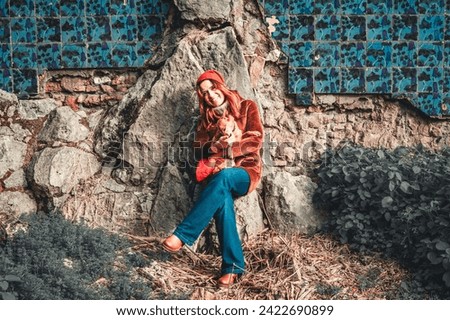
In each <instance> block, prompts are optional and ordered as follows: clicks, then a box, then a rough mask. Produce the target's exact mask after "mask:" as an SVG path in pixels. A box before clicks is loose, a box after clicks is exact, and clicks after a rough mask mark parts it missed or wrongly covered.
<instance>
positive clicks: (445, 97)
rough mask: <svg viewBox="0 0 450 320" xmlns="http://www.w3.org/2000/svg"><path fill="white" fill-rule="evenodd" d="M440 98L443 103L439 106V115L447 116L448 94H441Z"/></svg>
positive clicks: (449, 101)
mask: <svg viewBox="0 0 450 320" xmlns="http://www.w3.org/2000/svg"><path fill="white" fill-rule="evenodd" d="M442 100H443V103H442V106H441V113H440V115H443V116H448V115H450V94H447V93H445V94H443V95H442Z"/></svg>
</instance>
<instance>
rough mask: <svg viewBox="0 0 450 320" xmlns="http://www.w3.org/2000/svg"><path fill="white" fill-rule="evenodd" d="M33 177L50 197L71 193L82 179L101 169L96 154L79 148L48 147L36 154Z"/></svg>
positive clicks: (35, 182) (37, 184)
mask: <svg viewBox="0 0 450 320" xmlns="http://www.w3.org/2000/svg"><path fill="white" fill-rule="evenodd" d="M31 168H32V179H33V182H34V184H35V185H36V186H38V187H39V188H40V189H41V190H43V191H44V192H45V193H46V194H47V196H48V197H50V198H51V197H59V196H61V195H63V194H67V193H69V192H70V191H71V190H72V189H73V187H75V186H76V185H77V184H78V183H79V182H80V181H81V180H85V179H88V178H90V177H91V176H93V175H94V174H95V173H96V172H98V171H99V170H100V163H99V162H98V160H97V158H96V157H95V155H93V154H91V153H87V152H84V151H82V150H80V149H77V148H72V147H60V148H54V149H52V148H46V149H44V150H43V151H42V152H40V153H38V154H37V155H35V157H34V160H33V164H32V167H31Z"/></svg>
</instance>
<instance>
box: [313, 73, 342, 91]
mask: <svg viewBox="0 0 450 320" xmlns="http://www.w3.org/2000/svg"><path fill="white" fill-rule="evenodd" d="M339 78H340V77H339V69H338V68H316V69H314V92H316V93H339V92H340V80H339Z"/></svg>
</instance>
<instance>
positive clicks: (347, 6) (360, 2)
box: [341, 0, 366, 15]
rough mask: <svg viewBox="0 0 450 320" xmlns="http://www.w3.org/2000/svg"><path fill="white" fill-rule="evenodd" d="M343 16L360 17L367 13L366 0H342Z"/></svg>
mask: <svg viewBox="0 0 450 320" xmlns="http://www.w3.org/2000/svg"><path fill="white" fill-rule="evenodd" d="M341 12H342V14H349V15H353V14H355V15H358V14H365V13H366V0H341Z"/></svg>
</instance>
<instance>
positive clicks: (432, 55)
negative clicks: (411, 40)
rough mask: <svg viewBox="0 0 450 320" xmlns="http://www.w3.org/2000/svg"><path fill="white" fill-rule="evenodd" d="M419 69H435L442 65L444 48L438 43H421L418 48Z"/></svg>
mask: <svg viewBox="0 0 450 320" xmlns="http://www.w3.org/2000/svg"><path fill="white" fill-rule="evenodd" d="M418 49H419V50H418V58H417V61H418V66H419V67H437V66H442V65H443V61H442V60H443V54H444V48H443V45H442V43H440V42H434V43H430V42H423V43H420V44H419V48H418Z"/></svg>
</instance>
